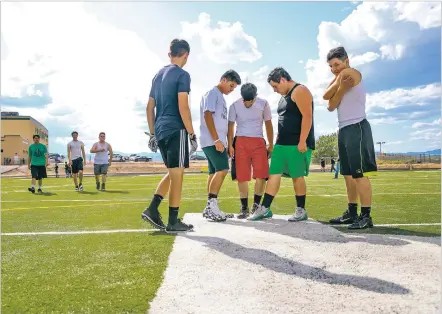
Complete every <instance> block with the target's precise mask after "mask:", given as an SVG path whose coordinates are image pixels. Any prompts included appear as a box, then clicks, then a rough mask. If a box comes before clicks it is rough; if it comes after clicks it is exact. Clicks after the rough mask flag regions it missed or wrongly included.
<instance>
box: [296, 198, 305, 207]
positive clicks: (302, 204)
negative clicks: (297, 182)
mask: <svg viewBox="0 0 442 314" xmlns="http://www.w3.org/2000/svg"><path fill="white" fill-rule="evenodd" d="M296 206H297V207H301V208H305V195H296Z"/></svg>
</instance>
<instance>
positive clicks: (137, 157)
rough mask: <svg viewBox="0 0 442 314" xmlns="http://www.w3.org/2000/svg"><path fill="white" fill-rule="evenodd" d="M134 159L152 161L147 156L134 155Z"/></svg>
mask: <svg viewBox="0 0 442 314" xmlns="http://www.w3.org/2000/svg"><path fill="white" fill-rule="evenodd" d="M134 161H136V162H139V161H144V162H147V161H152V158H151V157H147V156H136V157H135V158H134Z"/></svg>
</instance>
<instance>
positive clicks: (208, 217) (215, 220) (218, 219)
mask: <svg viewBox="0 0 442 314" xmlns="http://www.w3.org/2000/svg"><path fill="white" fill-rule="evenodd" d="M203 217H204V218H206V219H209V220H211V221H214V222H223V221H226V220H227V217H226V218H225V219H222V218H213V217H211V216H209V215H207V214H206V213H203Z"/></svg>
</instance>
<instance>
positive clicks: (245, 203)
mask: <svg viewBox="0 0 442 314" xmlns="http://www.w3.org/2000/svg"><path fill="white" fill-rule="evenodd" d="M240 200H241V207H242V208H245V209H247V208H249V204H248V203H249V199H248V198H247V197H246V198H240Z"/></svg>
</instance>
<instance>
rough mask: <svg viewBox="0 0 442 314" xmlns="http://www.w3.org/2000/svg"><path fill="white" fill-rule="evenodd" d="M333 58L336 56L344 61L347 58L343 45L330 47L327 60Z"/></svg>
mask: <svg viewBox="0 0 442 314" xmlns="http://www.w3.org/2000/svg"><path fill="white" fill-rule="evenodd" d="M334 58H338V59H339V60H341V61H344V60H345V59H347V58H348V55H347V51H345V48H344V47H342V46H341V47H336V48H333V49H330V51H329V52H328V53H327V62H329V61H330V60H333V59H334Z"/></svg>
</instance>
